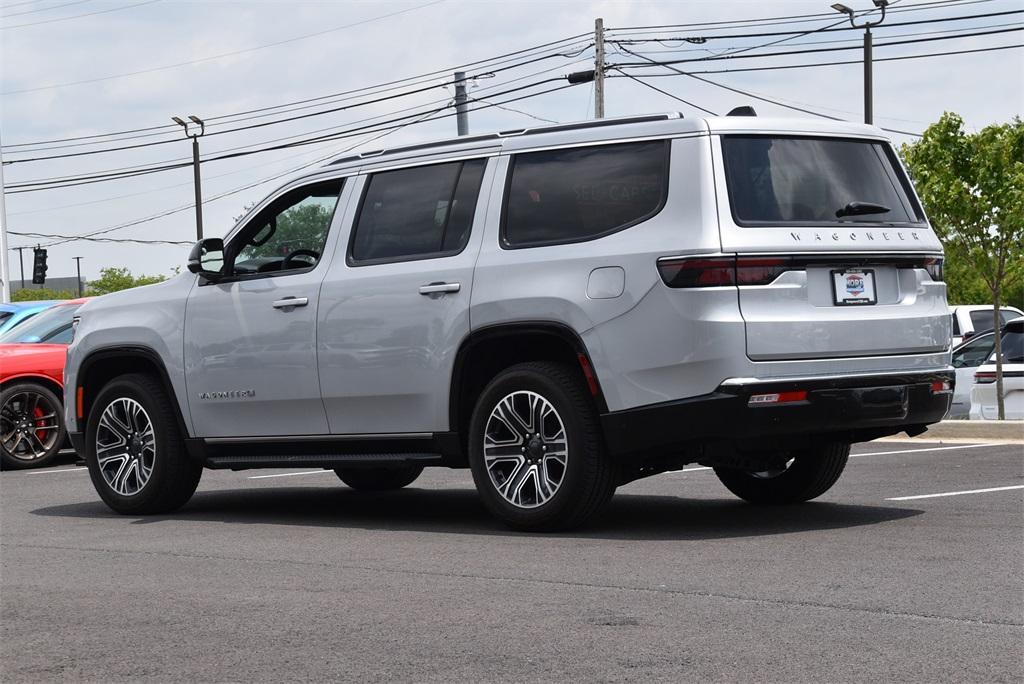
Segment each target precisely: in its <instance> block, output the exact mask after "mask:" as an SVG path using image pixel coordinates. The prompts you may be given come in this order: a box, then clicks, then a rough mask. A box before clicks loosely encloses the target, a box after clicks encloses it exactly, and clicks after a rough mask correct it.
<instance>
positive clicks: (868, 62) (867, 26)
mask: <svg viewBox="0 0 1024 684" xmlns="http://www.w3.org/2000/svg"><path fill="white" fill-rule="evenodd" d="M872 2H874V4H875V7H876V8H877V9H880V10H882V16H881V17H879V19H878V21H873V22H872V21H866V22H864V23H863V24H857V23H856V22H855V21H854V20H853V19H854V12H853V10H852V9H850V8H849V7H847V6H846V5H843V4H840V3H838V2H837V3H835V4H834V5H832V9H834V10H835V11H836V12H840V13H841V14H845V15H846V16H848V17H849V18H850V26H852V27H853V28H862V29H864V123H866V124H870V123H874V120H875V105H874V96H873V90H874V85H873V82H872V73H871V66H872V54H871V49H872V40H871V29H872V28H874V27H875V26H878V25H879V24H881V23H882V22H883V21H885V8H886V7H888V6H889V0H872Z"/></svg>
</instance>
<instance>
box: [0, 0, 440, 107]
mask: <svg viewBox="0 0 1024 684" xmlns="http://www.w3.org/2000/svg"><path fill="white" fill-rule="evenodd" d="M444 1H445V0H431V1H430V2H428V3H425V4H423V5H416V6H415V7H407V8H405V9H402V10H397V11H395V12H389V13H387V14H381V15H379V16H376V17H371V18H369V19H364V20H363V21H357V22H354V23H351V24H345V25H343V26H335V27H333V28H329V29H324V30H322V31H316V32H314V33H307V34H305V35H302V36H295V37H293V38H286V39H284V40H278V41H275V42H273V43H266V44H264V45H257V46H255V47H251V48H245V49H243V50H234V51H232V52H224V53H221V54H219V55H212V56H210V57H201V58H199V59H193V60H189V61H187V62H178V63H176V64H168V65H165V66H160V67H153V68H150V69H142V70H140V71H132V72H127V73H123V74H114V75H111V76H101V77H98V78H88V79H83V80H80V81H68V82H67V83H53V84H50V85H45V86H36V87H33V88H21V89H19V90H8V91H6V92H3V93H0V94H2V95H17V94H20V93H32V92H36V91H39V90H52V89H55V88H67V87H69V86H74V85H83V84H86V83H98V82H100V81H109V80H112V79H115V78H124V77H126V76H138V75H140V74H151V73H153V72H156V71H165V70H167V69H176V68H178V67H183V66H188V65H190V64H199V63H202V62H209V61H212V60H216V59H221V58H223V57H233V56H235V55H241V54H245V53H248V52H255V51H256V50H263V49H266V48H270V47H277V46H279V45H285V44H287V43H294V42H296V41H299V40H305V39H307V38H315V37H317V36H322V35H324V34H327V33H333V32H334V31H341V30H342V29H347V28H352V27H355V26H362V25H363V24H369V23H370V22H374V21H379V20H381V19H388V18H390V17H394V16H397V15H399V14H406V13H408V12H414V11H416V10H420V9H423V8H425V7H430V6H431V5H436V4H438V3H441V2H444ZM151 2H159V0H146V2H143V3H139V4H143V5H144V4H149V3H151ZM133 6H134V5H133ZM107 11H112V10H107ZM40 23H42V22H40ZM30 25H31V24H22V26H30ZM3 28H17V26H5V27H3Z"/></svg>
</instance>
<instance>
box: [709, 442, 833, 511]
mask: <svg viewBox="0 0 1024 684" xmlns="http://www.w3.org/2000/svg"><path fill="white" fill-rule="evenodd" d="M849 457H850V445H849V444H842V443H833V444H825V445H822V446H818V447H815V448H811V449H805V450H802V451H798V452H794V453H793V460H792V463H790V464H789V467H787V468H786V469H785V470H784V471H782V472H781V473H779V474H777V475H768V474H762V475H760V476H759V475H757V474H755V473H752V472H749V471H745V470H736V469H734V468H715V474H716V475H718V479H719V480H721V481H722V484H724V485H725V486H726V487H727V488H728V489H729V491H730V492H732V493H733V494H735V495H736V496H738V497H740V498H741V499H744V500H746V501H749V502H751V503H755V504H766V505H785V504H795V503H802V502H804V501H810V500H811V499H815V498H817V497H819V496H821V495H822V494H824V493H825V492H827V491H828V490H829V489H830V488H831V487H832V485H834V484H835V483H836V480H838V479H839V476H840V475H842V473H843V468H845V467H846V461H847V459H849Z"/></svg>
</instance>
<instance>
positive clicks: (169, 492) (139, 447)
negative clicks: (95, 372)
mask: <svg viewBox="0 0 1024 684" xmlns="http://www.w3.org/2000/svg"><path fill="white" fill-rule="evenodd" d="M171 402H172V400H171V398H170V396H169V395H168V393H167V391H166V390H165V389H164V387H163V385H162V384H161V383H160V382H159V381H157V380H156V379H155V378H154V377H152V376H150V375H145V374H141V373H132V374H128V375H122V376H120V377H118V378H115V379H114V380H112V381H111V382H110V383H108V384H107V385H106V386H104V387H103V389H102V390H100V392H99V394H98V395H97V396H96V399H95V401H93V402H92V405H91V406H90V409H89V419H88V423H87V426H86V431H85V461H86V464H87V465H88V466H89V477H90V478H91V479H92V484H93V486H94V487H95V488H96V491H97V493H98V494H99V495H100V498H101V499H103V501H104V503H106V504H107V505H108V506H110V508H112V509H113V510H114V511H116V512H118V513H124V514H127V515H145V514H152V513H169V512H170V511H173V510H175V509H177V508H179V507H181V506H182V505H184V504H185V502H186V501H188V500H189V498H191V496H192V494H193V492H195V490H196V486H197V485H198V484H199V478H200V477H201V476H202V474H203V467H202V465H201V464H199V463H196V462H194V461H192V460H191V459H189V457H188V455H187V454H186V452H185V444H184V441H183V439H182V431H181V428H180V427H179V425H178V417H177V414H176V412H175V408H174V405H173V404H172V403H171Z"/></svg>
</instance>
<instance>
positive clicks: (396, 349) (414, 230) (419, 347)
mask: <svg viewBox="0 0 1024 684" xmlns="http://www.w3.org/2000/svg"><path fill="white" fill-rule="evenodd" d="M492 175H493V172H491V171H488V169H487V163H486V159H471V160H466V161H456V162H446V163H438V164H429V165H422V166H417V167H412V168H406V169H397V170H391V171H382V172H378V173H373V174H369V175H367V176H364V177H362V178H361V179H360V187H359V188H357V189H354V191H353V192H354V193H355V192H358V193H360V194H361V196H362V199H361V201H360V202H359V203H358V206H357V207H354V208H353V210H352V212H351V213H352V221H351V223H352V231H351V234H350V236H349V239H348V249H347V253H346V258H345V259H344V260H343V259H341V258H338V259H336V260H335V262H334V264H332V266H331V270H330V273H329V274H328V277H327V278H326V280H325V282H324V285H323V289H322V291H321V298H320V308H319V312H318V329H319V342H318V345H319V361H320V384H321V387H322V388H323V397H324V405H325V408H326V410H327V417H328V421H329V423H330V430H331V432H332V433H334V434H384V433H391V434H394V433H425V432H437V431H445V430H447V429H448V394H449V383H450V378H451V373H452V367H453V364H454V359H455V354H456V352H457V351H458V347H459V343H460V341H461V340H462V339H463V338H464V337H465V336H466V335H467V334H468V333H469V328H470V323H469V296H470V291H471V289H472V285H473V268H474V265H475V262H476V255H477V253H478V251H479V249H480V234H481V232H482V231H480V230H479V226H480V225H481V224H482V221H483V218H482V217H483V216H484V211H485V210H486V206H485V204H486V202H485V200H484V199H481V196H482V195H481V192H480V190H481V187H489V186H490V183H491V179H492ZM485 194H486V193H484V195H485ZM354 204H355V203H354ZM347 223H348V222H346V224H347ZM474 223H475V224H476V225H474Z"/></svg>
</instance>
